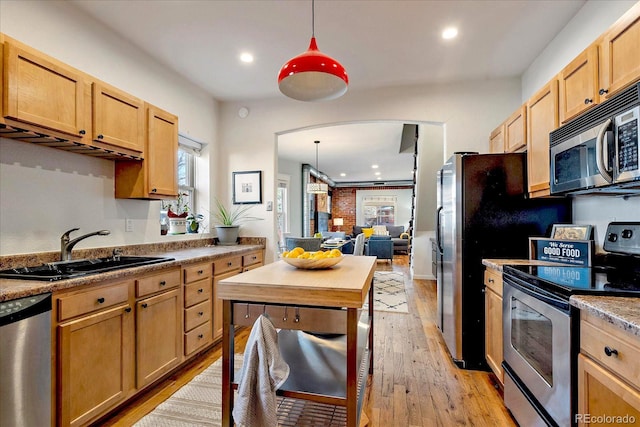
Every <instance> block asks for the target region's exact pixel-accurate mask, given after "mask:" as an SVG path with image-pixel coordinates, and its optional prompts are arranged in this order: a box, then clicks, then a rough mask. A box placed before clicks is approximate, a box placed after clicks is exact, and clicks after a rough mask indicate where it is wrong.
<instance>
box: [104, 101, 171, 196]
mask: <svg viewBox="0 0 640 427" xmlns="http://www.w3.org/2000/svg"><path fill="white" fill-rule="evenodd" d="M145 108H146V142H145V144H146V145H145V153H146V155H145V159H144V160H143V161H141V162H139V161H131V160H122V161H116V170H115V175H116V176H115V187H116V197H117V198H138V199H140V198H142V199H147V198H149V199H163V198H172V197H176V196H177V195H178V117H176V116H175V115H173V114H171V113H168V112H166V111H163V110H161V109H160V108H157V107H154V106H153V105H150V104H145Z"/></svg>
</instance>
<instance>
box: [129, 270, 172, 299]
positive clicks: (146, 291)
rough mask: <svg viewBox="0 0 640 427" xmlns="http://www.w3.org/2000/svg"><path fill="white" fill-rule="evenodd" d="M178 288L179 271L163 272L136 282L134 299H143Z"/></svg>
mask: <svg viewBox="0 0 640 427" xmlns="http://www.w3.org/2000/svg"><path fill="white" fill-rule="evenodd" d="M178 286H180V270H179V269H175V270H171V271H163V272H162V273H160V274H153V275H149V276H145V277H143V278H141V279H138V280H136V297H143V296H145V295H150V294H153V293H156V292H160V291H166V290H167V289H172V288H177V287H178Z"/></svg>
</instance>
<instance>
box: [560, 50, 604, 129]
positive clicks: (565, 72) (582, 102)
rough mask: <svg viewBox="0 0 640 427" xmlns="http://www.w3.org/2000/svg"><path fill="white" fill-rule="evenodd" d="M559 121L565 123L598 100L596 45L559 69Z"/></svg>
mask: <svg viewBox="0 0 640 427" xmlns="http://www.w3.org/2000/svg"><path fill="white" fill-rule="evenodd" d="M558 81H559V84H560V102H559V106H560V111H559V115H560V122H561V123H565V122H567V121H568V120H570V119H572V118H573V117H575V116H577V115H578V114H580V113H582V112H583V111H585V110H587V109H589V108H591V107H593V106H594V105H596V104H597V103H598V102H599V95H598V90H599V88H598V46H597V44H596V43H594V44H592V45H591V46H589V47H588V48H587V49H586V50H584V51H583V52H582V53H580V54H579V55H578V56H577V57H576V58H575V59H574V60H573V61H571V62H570V63H569V65H567V66H566V67H564V68H563V69H562V71H560V74H559V77H558Z"/></svg>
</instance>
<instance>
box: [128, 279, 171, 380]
mask: <svg viewBox="0 0 640 427" xmlns="http://www.w3.org/2000/svg"><path fill="white" fill-rule="evenodd" d="M181 338H182V296H181V292H180V289H174V290H172V291H166V292H163V293H161V294H159V295H156V296H153V297H149V298H145V299H143V300H140V301H138V302H137V303H136V385H137V387H138V388H142V387H144V386H146V385H147V384H150V383H151V382H153V381H154V380H156V379H158V378H159V377H161V376H162V375H163V374H164V373H166V372H168V371H169V370H170V369H171V368H173V367H175V366H177V365H178V363H180V362H181V360H182V345H181V344H182V339H181Z"/></svg>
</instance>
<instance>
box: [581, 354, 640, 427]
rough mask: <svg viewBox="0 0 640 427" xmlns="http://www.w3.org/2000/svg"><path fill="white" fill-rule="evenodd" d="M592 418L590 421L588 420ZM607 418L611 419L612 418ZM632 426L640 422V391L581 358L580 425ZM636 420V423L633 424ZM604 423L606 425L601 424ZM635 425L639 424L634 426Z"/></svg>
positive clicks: (594, 363)
mask: <svg viewBox="0 0 640 427" xmlns="http://www.w3.org/2000/svg"><path fill="white" fill-rule="evenodd" d="M586 416H588V417H591V419H586V418H585V417H586ZM605 417H609V418H608V419H607V418H605ZM611 417H620V420H624V419H625V418H624V417H626V419H627V421H626V422H622V421H621V422H620V423H618V424H620V425H622V424H629V425H632V424H634V422H638V421H639V420H640V391H638V390H637V389H635V388H633V387H631V386H629V385H628V384H627V383H625V382H624V381H622V380H621V379H619V378H618V377H617V376H615V375H614V374H612V373H611V372H610V371H608V370H606V369H604V368H602V367H601V366H600V365H599V364H597V363H596V362H594V361H593V360H591V359H590V358H588V357H585V356H584V355H583V354H579V355H578V415H577V421H578V426H589V427H594V426H610V425H612V420H615V418H611ZM632 419H635V421H629V420H632ZM598 420H602V422H597V421H598ZM634 425H635V424H634Z"/></svg>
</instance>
